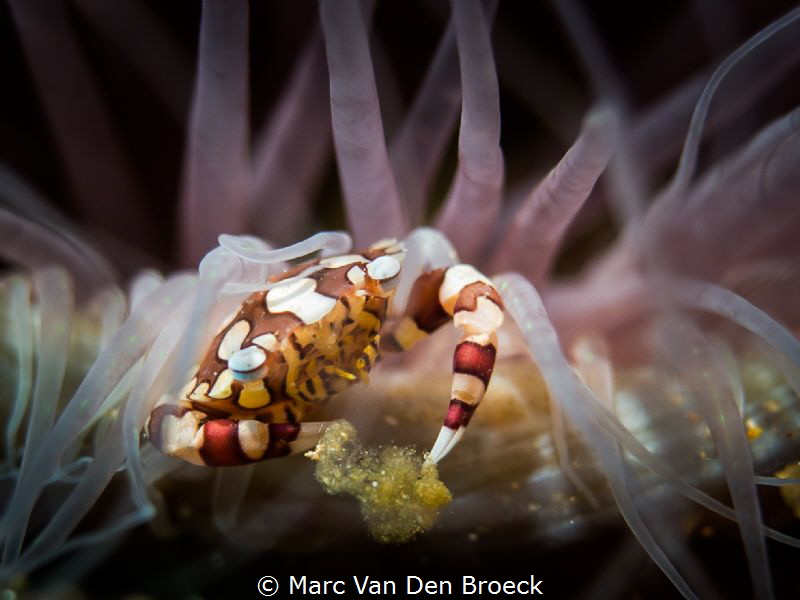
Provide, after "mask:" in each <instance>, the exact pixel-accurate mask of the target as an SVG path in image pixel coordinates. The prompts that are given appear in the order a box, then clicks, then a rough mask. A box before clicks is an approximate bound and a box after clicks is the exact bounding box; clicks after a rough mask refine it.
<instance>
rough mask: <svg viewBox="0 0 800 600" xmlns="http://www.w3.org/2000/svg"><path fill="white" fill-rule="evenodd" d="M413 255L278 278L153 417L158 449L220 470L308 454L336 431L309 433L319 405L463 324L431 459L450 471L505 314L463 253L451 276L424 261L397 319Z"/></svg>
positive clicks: (320, 261) (253, 297) (324, 263)
mask: <svg viewBox="0 0 800 600" xmlns="http://www.w3.org/2000/svg"><path fill="white" fill-rule="evenodd" d="M408 250H409V248H408V247H407V244H406V242H405V241H397V240H395V239H390V240H382V241H380V242H377V243H375V244H373V245H372V246H370V247H369V248H368V249H367V250H365V251H363V252H359V253H354V254H344V255H338V256H329V257H322V258H317V259H316V260H313V261H310V262H306V263H303V264H301V265H299V266H297V267H295V268H292V269H290V270H288V271H285V272H284V273H281V274H280V275H275V276H272V277H270V278H269V282H268V283H269V285H268V286H266V287H268V289H264V290H262V291H257V292H254V293H252V294H250V295H249V296H248V297H247V298H246V299H245V300H244V302H243V303H242V304H241V306H240V307H239V309H238V311H237V312H236V314H235V315H234V316H233V318H231V319H230V320H229V321H227V322H226V323H225V325H224V326H223V327H222V329H221V330H220V331H219V333H218V334H217V335H216V336H215V337H214V339H213V341H212V343H211V345H210V347H209V348H208V350H207V351H206V353H205V357H204V358H203V359H202V361H201V362H200V364H199V366H198V368H197V370H196V372H195V374H194V376H193V377H192V378H191V380H190V381H189V382H188V383H187V384H186V385H185V386H184V387H183V389H182V390H181V392H180V393H179V394H178V396H177V399H176V400H169V401H164V402H162V403H161V404H159V405H158V406H156V407H155V408H154V409H153V411H152V413H151V415H150V418H149V421H148V424H147V431H148V434H149V437H150V440H151V442H152V443H153V444H154V445H155V446H156V447H157V448H158V449H159V450H160V451H161V452H163V453H164V454H167V455H171V456H176V457H179V458H182V459H184V460H186V461H189V462H191V463H194V464H198V465H208V466H235V465H243V464H248V463H253V462H257V461H261V460H265V459H270V458H278V457H283V456H288V455H291V454H296V453H299V452H305V451H306V450H309V449H311V448H313V447H314V446H315V445H316V444H317V442H318V441H319V439H320V438H321V436H322V435H323V433H324V431H325V429H326V428H327V426H328V424H329V422H317V423H309V422H305V423H304V422H302V419H303V417H304V415H306V414H307V413H308V412H309V410H310V408H311V407H312V406H313V405H314V404H315V403H320V402H324V401H326V400H327V399H329V398H331V397H332V396H334V395H336V394H338V393H340V392H342V391H344V390H345V389H347V388H348V387H350V386H351V385H353V384H355V383H357V382H364V383H367V382H368V374H369V372H370V369H371V368H372V366H373V365H374V364H375V363H376V361H377V360H378V359H379V356H380V355H381V353H383V352H397V351H404V350H407V349H409V348H411V347H412V346H414V345H415V344H416V343H417V342H419V341H420V340H422V339H423V338H425V337H426V336H427V335H429V334H430V333H432V332H433V331H434V330H436V329H438V328H439V327H441V326H442V325H444V324H445V323H446V322H448V321H450V320H452V321H453V323H454V325H455V326H456V327H457V328H458V329H459V332H460V337H459V340H458V343H457V344H456V347H455V352H454V356H453V376H452V385H451V394H450V403H449V406H448V409H447V412H446V416H445V418H444V422H443V424H442V428H441V430H440V432H439V435H438V437H437V439H436V441H435V443H434V445H433V447H432V450H431V451H430V453H429V454H428V457H427V460H428V461H430V462H434V463H435V462H438V461H440V460H441V459H442V458H444V456H445V455H447V454H448V452H450V450H451V449H452V448H453V447H454V446H455V445H456V443H457V442H458V441H459V439H460V438H461V436H462V435H463V433H464V431H465V428H466V427H467V425H468V424H469V422H470V419H471V417H472V415H473V413H474V412H475V409H476V408H477V407H478V405H479V404H480V402H481V400H482V399H483V397H484V394H485V392H486V388H487V386H488V384H489V380H490V379H491V376H492V370H493V368H494V363H495V357H496V355H497V330H498V328H499V327H500V325H501V324H502V322H503V316H504V313H503V303H502V300H501V298H500V295H499V293H498V292H497V290H496V289H495V286H494V285H493V284H492V282H491V280H490V279H489V278H488V277H486V276H485V275H483V274H482V273H480V272H479V271H478V270H476V269H475V268H474V267H472V266H470V265H466V264H459V263H457V261H456V260H452V258H454V256H455V254H454V253H453V252H451V257H450V258H451V260H450V261H448V262H450V263H451V264H449V265H448V266H444V267H439V268H432V267H431V266H430V261H427V262H425V261H423V262H424V265H423V266H422V267H421V268H417V270H418V271H420V273H419V274H418V275H417V276H416V277H415V278H414V279H413V283H412V284H411V285H410V290H406V291H405V292H404V293H403V295H404V296H407V297H406V298H405V299H404V301H403V303H404V304H403V307H402V308H401V309H400V310H399V311H397V310H393V308H394V307H393V302H394V301H395V299H396V292H397V291H398V290H397V288H398V287H399V286H398V281H399V280H400V274H401V271H402V269H403V267H404V261H405V262H409V261H407V260H406V259H407V255H408V254H409V252H408ZM411 262H414V263H416V262H418V261H416V260H415V261H411ZM453 263H454V264H453ZM415 275H416V272H415Z"/></svg>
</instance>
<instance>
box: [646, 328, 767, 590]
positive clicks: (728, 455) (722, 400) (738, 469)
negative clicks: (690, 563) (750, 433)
mask: <svg viewBox="0 0 800 600" xmlns="http://www.w3.org/2000/svg"><path fill="white" fill-rule="evenodd" d="M659 338H660V345H661V346H662V348H663V349H664V352H665V353H666V354H667V356H668V358H669V359H670V360H671V361H672V362H673V364H675V366H676V368H677V370H678V372H679V374H680V380H681V381H682V382H683V383H684V385H685V386H686V387H687V391H688V393H689V394H690V396H691V398H692V399H693V401H694V405H695V406H696V407H697V410H698V411H699V412H700V414H701V415H702V416H703V419H704V421H705V422H706V423H707V424H708V427H709V429H710V431H711V435H712V437H713V438H714V443H715V445H716V448H717V454H718V457H719V461H720V464H721V465H722V470H723V473H724V475H725V479H726V481H727V484H728V490H729V491H730V494H731V499H732V500H733V507H734V510H735V511H736V515H737V521H738V524H739V528H740V530H741V537H742V542H743V544H744V549H745V553H746V555H747V562H748V564H749V566H750V573H751V575H752V578H753V584H754V588H755V590H754V591H755V595H756V597H758V598H771V597H772V578H771V577H770V573H769V566H768V561H767V548H766V543H765V541H764V526H763V524H762V516H761V508H760V505H759V502H758V497H757V496H756V485H755V479H754V473H753V459H752V456H751V454H750V446H749V441H748V439H747V434H746V432H745V428H744V426H743V424H742V419H741V415H740V414H739V410H738V408H737V406H736V403H735V402H734V398H733V394H732V393H731V390H730V389H726V388H727V387H728V386H726V385H725V382H726V379H727V377H726V374H725V372H724V365H722V364H721V363H720V361H719V358H718V357H717V356H716V353H715V352H714V349H713V346H712V345H711V344H709V342H708V340H706V339H705V337H704V336H703V334H702V333H700V331H699V330H697V328H696V327H694V326H693V325H692V324H690V323H689V322H687V321H681V322H680V323H675V322H670V323H668V324H665V326H664V331H663V332H662V333H661V335H660V336H659Z"/></svg>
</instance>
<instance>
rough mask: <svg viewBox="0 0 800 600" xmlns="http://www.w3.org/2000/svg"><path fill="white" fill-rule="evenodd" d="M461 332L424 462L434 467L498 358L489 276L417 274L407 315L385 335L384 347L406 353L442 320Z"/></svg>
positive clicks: (458, 271)
mask: <svg viewBox="0 0 800 600" xmlns="http://www.w3.org/2000/svg"><path fill="white" fill-rule="evenodd" d="M451 318H452V319H453V324H454V325H455V326H456V327H457V328H458V329H459V330H460V333H461V335H460V337H459V340H458V344H457V345H456V349H455V353H454V355H453V380H452V385H451V391H450V405H449V407H448V409H447V415H446V416H445V419H444V424H443V425H442V429H441V431H440V432H439V436H438V438H437V439H436V443H435V444H434V445H433V449H432V450H431V453H430V455H429V456H428V460H429V461H432V462H438V461H440V460H441V459H442V458H444V457H445V455H447V453H448V452H450V450H451V449H452V448H453V447H454V446H455V445H456V443H458V440H459V439H460V438H461V436H462V435H463V434H464V430H465V428H466V427H467V425H468V424H469V421H470V419H471V418H472V415H473V413H474V412H475V409H476V408H477V407H478V405H479V404H480V402H481V400H482V399H483V396H484V394H485V393H486V387H487V386H488V385H489V379H490V378H491V376H492V370H493V369H494V362H495V357H496V356H497V329H498V328H499V327H500V325H502V323H503V302H502V300H501V299H500V294H499V293H498V292H497V290H496V289H495V287H494V285H493V284H492V282H491V281H490V280H489V278H488V277H486V276H485V275H483V274H481V273H480V272H478V271H477V270H476V269H474V268H473V267H471V266H469V265H454V266H452V267H449V268H448V269H436V270H434V271H430V272H428V273H425V274H423V275H421V276H420V277H419V278H418V279H417V281H416V282H415V283H414V286H413V288H412V290H411V295H410V296H409V302H408V308H407V310H406V314H405V316H404V317H403V318H402V319H401V320H400V322H399V323H398V324H397V326H396V327H395V328H394V330H393V331H391V332H390V333H389V334H387V336H386V337H387V339H386V343H385V346H387V347H389V348H392V347H394V348H395V349H401V350H406V349H408V348H410V347H411V346H413V345H414V344H415V343H416V342H418V341H419V340H421V339H422V338H424V337H425V336H426V335H427V334H429V333H431V332H433V331H434V330H435V329H437V328H438V327H439V326H441V325H442V324H444V323H445V322H446V321H449V320H450V319H451Z"/></svg>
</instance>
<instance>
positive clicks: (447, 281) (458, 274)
mask: <svg viewBox="0 0 800 600" xmlns="http://www.w3.org/2000/svg"><path fill="white" fill-rule="evenodd" d="M477 281H482V282H484V283H488V284H490V285H491V283H492V282H491V280H490V279H489V278H488V277H486V275H484V274H483V273H481V272H480V271H478V270H477V269H476V268H475V267H472V266H470V265H454V266H452V267H450V268H449V269H447V271H446V272H445V274H444V281H443V282H442V287H440V288H439V303H440V304H441V305H442V308H444V309H445V311H447V313H448V314H450V315H452V314H453V307H454V306H455V303H456V300H457V299H458V294H459V293H461V290H463V289H464V288H465V287H467V286H468V285H470V284H471V283H475V282H477Z"/></svg>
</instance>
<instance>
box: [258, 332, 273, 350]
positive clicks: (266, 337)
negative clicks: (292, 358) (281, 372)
mask: <svg viewBox="0 0 800 600" xmlns="http://www.w3.org/2000/svg"><path fill="white" fill-rule="evenodd" d="M253 343H254V344H258V345H259V346H261V347H262V348H263V349H264V350H266V351H267V352H274V351H275V350H277V349H278V338H277V337H275V334H274V333H263V334H261V335H259V336H257V337H254V338H253Z"/></svg>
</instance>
